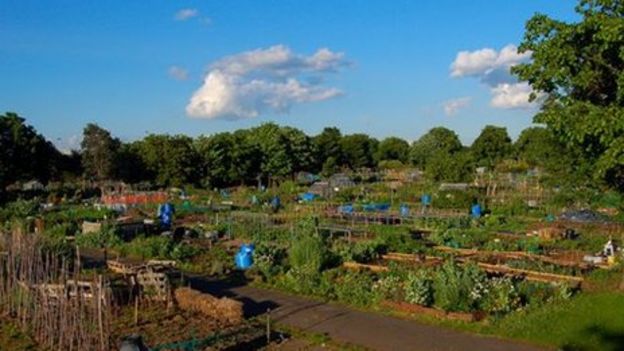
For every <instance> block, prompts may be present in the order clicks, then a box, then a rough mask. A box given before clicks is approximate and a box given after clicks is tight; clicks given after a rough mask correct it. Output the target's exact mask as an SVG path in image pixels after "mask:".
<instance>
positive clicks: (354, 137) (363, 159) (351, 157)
mask: <svg viewBox="0 0 624 351" xmlns="http://www.w3.org/2000/svg"><path fill="white" fill-rule="evenodd" d="M377 144H378V141H377V140H376V139H373V138H371V137H369V136H368V135H366V134H351V135H346V136H344V137H343V138H342V139H341V141H340V145H341V148H342V151H343V153H344V157H345V164H346V165H348V166H349V167H350V168H351V169H359V168H366V167H373V166H374V165H375V163H374V155H375V153H376V151H377Z"/></svg>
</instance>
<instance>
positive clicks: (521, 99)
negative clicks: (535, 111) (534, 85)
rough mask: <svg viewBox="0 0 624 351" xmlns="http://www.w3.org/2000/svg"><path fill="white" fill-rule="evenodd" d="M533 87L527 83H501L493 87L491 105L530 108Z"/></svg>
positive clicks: (506, 107) (508, 107)
mask: <svg viewBox="0 0 624 351" xmlns="http://www.w3.org/2000/svg"><path fill="white" fill-rule="evenodd" d="M531 91H532V89H531V87H530V86H529V84H527V83H524V82H523V83H513V84H508V83H505V84H499V85H497V86H496V87H494V88H492V100H491V101H490V105H492V107H497V108H505V109H510V108H530V107H532V105H533V104H532V103H530V102H529V96H530V95H531Z"/></svg>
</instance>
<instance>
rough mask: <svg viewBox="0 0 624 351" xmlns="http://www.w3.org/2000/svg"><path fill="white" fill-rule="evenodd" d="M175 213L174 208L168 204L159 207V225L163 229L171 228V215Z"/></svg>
mask: <svg viewBox="0 0 624 351" xmlns="http://www.w3.org/2000/svg"><path fill="white" fill-rule="evenodd" d="M174 213H175V207H173V205H172V204H171V203H169V202H167V203H164V204H162V205H160V207H159V208H158V219H160V225H161V226H162V227H163V228H165V229H169V228H171V223H172V222H173V214H174Z"/></svg>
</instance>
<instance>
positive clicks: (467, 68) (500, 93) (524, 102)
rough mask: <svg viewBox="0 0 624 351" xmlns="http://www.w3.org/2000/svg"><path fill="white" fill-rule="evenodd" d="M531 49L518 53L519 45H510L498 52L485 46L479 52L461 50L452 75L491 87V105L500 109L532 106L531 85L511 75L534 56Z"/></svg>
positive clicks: (453, 64)
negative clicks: (474, 79) (530, 99)
mask: <svg viewBox="0 0 624 351" xmlns="http://www.w3.org/2000/svg"><path fill="white" fill-rule="evenodd" d="M531 55H532V53H531V52H524V53H518V48H517V47H516V46H515V45H513V44H509V45H507V46H505V47H504V48H502V49H501V50H500V51H496V50H494V49H490V48H484V49H480V50H475V51H460V52H459V53H458V54H457V56H456V57H455V60H454V61H453V63H452V64H451V67H450V70H451V77H455V78H461V77H474V78H479V79H480V81H481V82H482V83H483V84H485V85H487V86H488V87H489V88H490V92H491V93H492V100H491V101H490V105H491V106H493V107H496V108H504V109H512V108H530V107H533V106H534V104H532V103H529V101H528V98H529V95H530V93H531V88H530V87H529V86H528V85H527V84H526V83H520V82H518V79H517V78H516V77H514V76H513V75H512V74H511V71H510V70H511V67H513V66H515V65H518V64H520V63H525V62H528V61H529V60H530V59H531Z"/></svg>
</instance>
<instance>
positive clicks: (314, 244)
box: [289, 236, 328, 274]
mask: <svg viewBox="0 0 624 351" xmlns="http://www.w3.org/2000/svg"><path fill="white" fill-rule="evenodd" d="M327 257H328V255H327V249H326V247H325V244H324V243H323V241H322V240H321V239H320V238H318V237H315V236H305V237H302V238H299V239H298V240H296V241H295V242H294V243H293V244H292V246H291V248H290V252H289V263H290V266H291V267H292V269H295V270H297V271H298V272H299V273H301V274H317V273H319V272H320V271H321V269H322V268H323V267H324V265H325V262H326V260H327Z"/></svg>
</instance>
